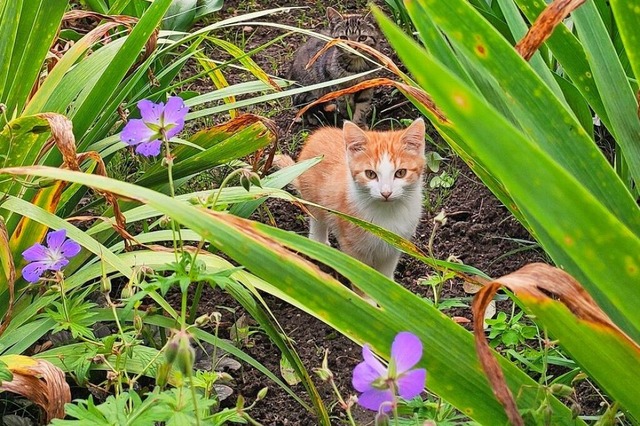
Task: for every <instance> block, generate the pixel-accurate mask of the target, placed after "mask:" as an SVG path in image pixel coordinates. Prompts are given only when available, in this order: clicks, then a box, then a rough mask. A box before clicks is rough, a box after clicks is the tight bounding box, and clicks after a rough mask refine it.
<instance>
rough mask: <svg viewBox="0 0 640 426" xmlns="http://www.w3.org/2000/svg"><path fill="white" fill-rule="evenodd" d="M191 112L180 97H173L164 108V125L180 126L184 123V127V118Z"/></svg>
mask: <svg viewBox="0 0 640 426" xmlns="http://www.w3.org/2000/svg"><path fill="white" fill-rule="evenodd" d="M188 112H189V107H188V106H186V105H185V104H184V101H183V100H182V98H181V97H179V96H171V97H170V98H169V100H168V101H167V105H166V106H165V107H164V116H163V124H164V125H165V126H166V125H167V124H178V123H179V122H181V121H182V123H183V125H184V117H185V116H186V115H187V113H188Z"/></svg>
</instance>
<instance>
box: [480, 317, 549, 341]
mask: <svg viewBox="0 0 640 426" xmlns="http://www.w3.org/2000/svg"><path fill="white" fill-rule="evenodd" d="M523 316H524V313H523V312H522V311H520V312H518V313H517V314H515V315H514V314H512V315H511V316H507V314H506V313H505V312H499V313H498V315H497V316H496V317H495V318H494V319H485V322H486V323H487V324H488V325H489V326H490V328H489V336H488V339H489V344H490V345H491V347H493V348H496V347H498V346H499V345H502V346H504V347H506V348H515V347H517V346H518V345H524V344H525V343H526V342H527V340H532V339H535V338H536V336H537V334H538V329H537V328H536V327H535V326H532V325H526V324H524V323H523V321H522V318H523Z"/></svg>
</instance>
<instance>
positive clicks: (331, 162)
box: [278, 118, 425, 279]
mask: <svg viewBox="0 0 640 426" xmlns="http://www.w3.org/2000/svg"><path fill="white" fill-rule="evenodd" d="M424 133H425V125H424V121H423V120H422V119H421V118H419V119H417V120H415V121H414V122H413V123H412V124H411V125H410V126H409V127H408V128H406V129H404V130H398V131H386V132H377V131H363V130H361V129H360V128H359V127H358V126H356V125H355V124H353V123H351V122H350V121H345V122H344V127H343V128H342V130H341V129H337V128H330V127H325V128H321V129H318V130H317V131H315V132H314V133H313V134H311V136H310V137H309V139H308V140H307V142H306V143H305V145H304V147H303V148H302V151H301V152H300V156H299V158H298V161H302V160H306V159H309V158H313V157H317V156H319V155H322V156H324V159H323V160H322V161H321V162H320V163H319V164H317V165H315V166H314V167H312V168H311V169H309V170H308V171H306V172H305V173H303V174H302V175H301V176H300V177H299V178H298V179H297V180H296V182H295V185H296V187H297V189H298V190H299V191H300V194H301V196H302V198H304V199H305V200H308V201H312V202H314V203H316V204H319V205H321V206H325V207H328V208H331V209H333V210H338V211H340V212H343V213H347V214H349V215H351V216H355V217H358V218H360V219H364V220H366V221H369V222H372V223H375V224H376V225H379V226H381V227H383V228H385V229H388V230H389V231H392V232H394V233H396V234H398V235H400V236H402V237H404V238H411V237H412V236H413V234H414V232H415V230H416V227H417V226H418V222H419V220H420V217H421V213H422V173H423V170H424V163H425V161H424V148H425V142H424ZM278 163H280V165H282V166H284V165H287V164H293V160H291V158H287V157H286V156H284V157H281V158H280V159H279V161H278ZM309 210H310V212H311V214H312V215H313V217H312V218H311V222H310V231H309V238H311V239H313V240H316V241H320V242H322V243H325V244H329V232H332V233H333V234H334V235H335V236H336V238H337V239H338V243H339V244H340V249H341V250H342V251H343V252H345V253H347V254H349V255H351V256H353V257H355V258H356V259H358V260H360V261H361V262H363V263H366V264H367V265H369V266H371V267H373V268H374V269H376V270H378V271H379V272H381V273H382V274H384V275H386V276H387V277H389V278H391V279H393V273H394V271H395V269H396V265H397V264H398V259H399V258H400V252H399V251H398V250H396V249H395V248H394V247H392V246H391V245H389V244H387V243H385V242H384V241H382V240H381V239H380V238H378V237H376V236H374V235H372V234H370V233H368V232H367V231H365V230H363V229H362V228H360V227H358V226H356V225H353V224H351V223H350V222H347V221H345V220H343V219H340V218H338V217H337V216H335V215H332V214H330V213H328V212H326V211H324V210H321V209H317V208H313V207H310V208H309Z"/></svg>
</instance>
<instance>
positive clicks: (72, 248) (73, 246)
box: [60, 240, 80, 259]
mask: <svg viewBox="0 0 640 426" xmlns="http://www.w3.org/2000/svg"><path fill="white" fill-rule="evenodd" d="M60 252H61V253H62V255H63V256H64V257H66V258H67V259H69V258H72V257H73V256H75V255H76V254H78V253H80V244H78V243H76V242H75V241H73V240H67V241H65V242H64V243H62V247H60Z"/></svg>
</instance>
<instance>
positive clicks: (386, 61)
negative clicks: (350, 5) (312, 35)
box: [305, 39, 408, 80]
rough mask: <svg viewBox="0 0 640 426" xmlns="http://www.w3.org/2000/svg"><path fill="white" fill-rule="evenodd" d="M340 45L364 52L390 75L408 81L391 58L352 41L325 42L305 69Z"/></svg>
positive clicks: (336, 40)
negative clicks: (390, 73)
mask: <svg viewBox="0 0 640 426" xmlns="http://www.w3.org/2000/svg"><path fill="white" fill-rule="evenodd" d="M340 44H346V45H348V46H350V47H353V48H355V49H356V50H359V51H361V52H365V53H366V54H367V55H369V56H370V57H372V58H375V59H377V60H378V62H379V63H380V64H381V65H383V66H385V67H386V68H387V69H388V70H389V71H391V72H392V73H394V74H395V75H397V76H398V77H401V78H402V79H403V80H408V77H407V75H406V74H405V73H403V72H402V71H401V70H400V68H398V66H397V65H396V64H395V63H394V62H393V61H392V60H391V58H389V57H388V56H386V55H385V54H384V53H382V52H379V51H378V50H376V49H374V48H373V47H371V46H368V45H366V44H364V43H359V42H357V41H354V40H342V39H333V40H329V41H328V42H327V44H325V45H324V46H323V47H322V49H320V50H319V51H318V53H316V54H315V55H314V56H313V57H312V58H311V59H310V60H309V63H307V65H306V66H305V68H306V69H309V68H311V66H312V65H313V63H314V62H315V61H317V60H318V58H319V57H320V56H322V55H324V54H325V52H326V51H327V50H329V49H330V48H332V47H333V46H335V45H340Z"/></svg>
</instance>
